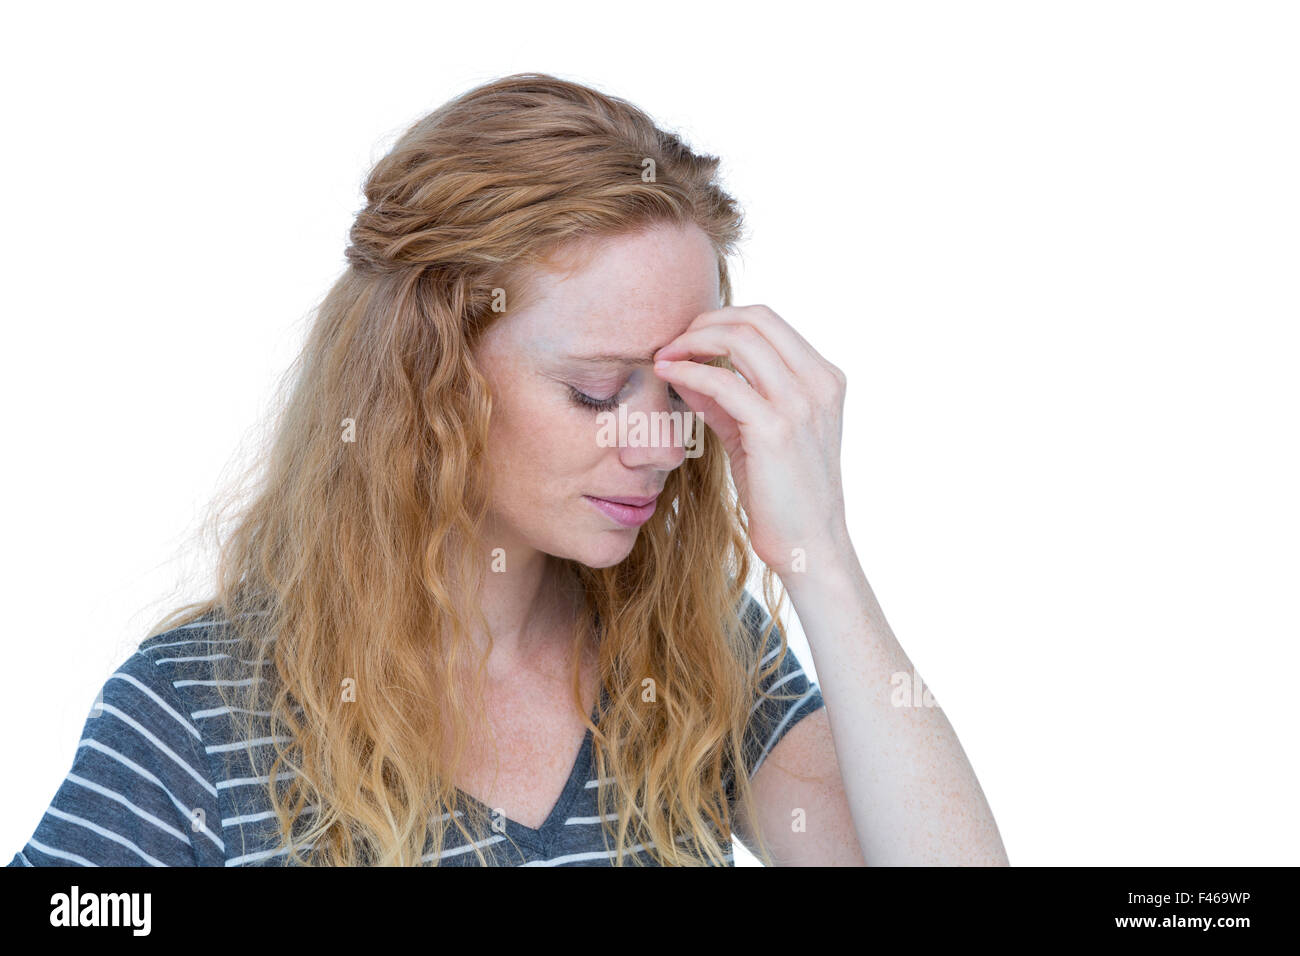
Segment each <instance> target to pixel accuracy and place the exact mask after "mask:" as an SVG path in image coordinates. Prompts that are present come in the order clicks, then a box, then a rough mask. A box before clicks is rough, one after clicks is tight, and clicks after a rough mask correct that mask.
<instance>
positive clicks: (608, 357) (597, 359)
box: [566, 349, 659, 365]
mask: <svg viewBox="0 0 1300 956" xmlns="http://www.w3.org/2000/svg"><path fill="white" fill-rule="evenodd" d="M658 351H659V350H658V349H655V350H654V351H652V352H648V353H646V354H645V355H626V354H621V353H617V352H600V353H598V354H595V355H569V356H566V358H567V359H568V360H569V361H571V362H583V363H586V364H589V365H649V364H650V363H651V362H653V361H654V359H655V352H658Z"/></svg>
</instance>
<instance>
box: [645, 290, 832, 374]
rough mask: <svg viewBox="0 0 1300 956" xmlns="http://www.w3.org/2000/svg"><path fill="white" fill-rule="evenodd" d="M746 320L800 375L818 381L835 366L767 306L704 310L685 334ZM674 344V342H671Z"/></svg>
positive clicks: (731, 306) (793, 370)
mask: <svg viewBox="0 0 1300 956" xmlns="http://www.w3.org/2000/svg"><path fill="white" fill-rule="evenodd" d="M737 321H739V322H745V323H750V324H752V325H754V327H755V328H757V329H758V330H759V331H760V332H762V333H763V336H764V337H765V338H766V339H767V340H768V341H769V342H771V343H772V345H773V346H774V347H775V348H776V350H777V352H778V353H779V354H780V355H781V358H782V360H783V361H784V362H785V363H786V365H787V366H789V368H790V370H791V371H792V372H793V373H794V374H795V376H796V377H797V378H801V379H810V380H813V381H815V380H817V378H819V377H820V376H822V375H824V374H826V373H828V372H829V371H830V369H831V368H832V366H831V363H829V362H827V361H826V359H824V358H823V357H822V355H821V353H819V352H818V351H817V350H816V349H814V348H813V347H812V346H811V345H810V344H809V343H808V340H807V339H805V338H804V337H803V336H802V335H800V334H799V333H798V332H797V331H796V330H795V328H794V327H793V326H792V325H790V323H789V322H787V321H785V319H783V318H781V316H779V315H777V314H776V313H775V312H774V311H772V310H771V309H770V308H768V307H767V306H765V305H739V306H737V305H729V306H726V307H724V308H721V309H714V310H712V311H709V312H701V313H700V314H699V315H697V316H696V317H695V318H694V320H692V322H691V324H690V325H688V326H687V327H686V330H685V331H684V332H683V333H682V334H683V335H685V334H686V332H692V331H694V330H695V329H698V328H707V327H708V326H711V325H717V324H725V323H734V322H737ZM669 344H671V343H669Z"/></svg>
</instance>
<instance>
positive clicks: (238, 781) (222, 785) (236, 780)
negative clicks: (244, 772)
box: [217, 770, 298, 790]
mask: <svg viewBox="0 0 1300 956" xmlns="http://www.w3.org/2000/svg"><path fill="white" fill-rule="evenodd" d="M296 776H298V771H297V770H289V771H287V772H281V773H278V774H276V779H277V780H287V779H288V778H289V777H296ZM270 782H271V775H270V774H266V775H265V776H262V777H232V778H230V779H229V780H218V781H217V789H218V790H227V789H229V788H230V787H244V786H248V785H249V784H254V783H256V784H268V785H269V784H270Z"/></svg>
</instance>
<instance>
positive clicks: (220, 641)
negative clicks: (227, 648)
mask: <svg viewBox="0 0 1300 956" xmlns="http://www.w3.org/2000/svg"><path fill="white" fill-rule="evenodd" d="M169 633H170V632H169ZM158 636H159V637H162V635H161V634H159V635H158ZM238 641H239V638H237V637H222V638H215V637H212V638H202V639H198V638H196V639H195V640H192V641H172V642H170V643H168V644H150V645H149V646H148V647H142V648H140V653H142V654H143V653H144V652H145V651H156V650H158V648H160V647H181V646H183V645H185V644H235V643H237V642H238Z"/></svg>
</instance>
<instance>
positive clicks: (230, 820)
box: [221, 803, 320, 827]
mask: <svg viewBox="0 0 1300 956" xmlns="http://www.w3.org/2000/svg"><path fill="white" fill-rule="evenodd" d="M319 809H320V806H319V805H318V804H315V803H312V804H308V805H307V806H306V807H304V808H303V811H302V812H303V813H315V812H316V811H317V810H319ZM273 816H275V811H274V810H263V811H262V812H261V813H246V814H244V815H243V816H241V817H226V818H225V819H224V820H222V821H221V825H222V827H231V826H238V825H239V824H241V823H256V822H257V821H258V820H269V819H270V818H271V817H273Z"/></svg>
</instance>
